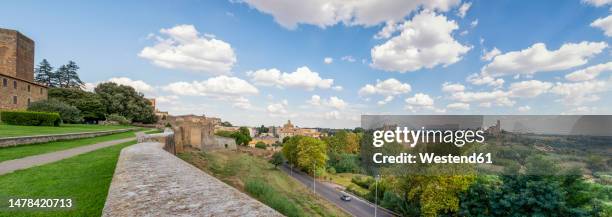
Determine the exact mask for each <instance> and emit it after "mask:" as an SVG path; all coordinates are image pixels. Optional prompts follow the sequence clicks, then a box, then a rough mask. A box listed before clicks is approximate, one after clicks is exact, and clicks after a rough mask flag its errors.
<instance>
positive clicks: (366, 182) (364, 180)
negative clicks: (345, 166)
mask: <svg viewBox="0 0 612 217" xmlns="http://www.w3.org/2000/svg"><path fill="white" fill-rule="evenodd" d="M351 182H352V183H355V184H356V185H359V186H361V187H362V188H365V189H369V188H370V185H372V184H374V182H375V180H374V178H373V177H370V176H367V177H362V176H354V177H353V178H352V179H351Z"/></svg>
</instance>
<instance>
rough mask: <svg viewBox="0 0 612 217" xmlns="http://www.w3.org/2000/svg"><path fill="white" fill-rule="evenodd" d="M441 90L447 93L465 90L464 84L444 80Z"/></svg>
mask: <svg viewBox="0 0 612 217" xmlns="http://www.w3.org/2000/svg"><path fill="white" fill-rule="evenodd" d="M442 91H443V92H447V93H454V92H463V91H465V86H463V85H462V84H453V83H450V82H444V84H442Z"/></svg>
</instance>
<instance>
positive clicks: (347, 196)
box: [340, 192, 351, 201]
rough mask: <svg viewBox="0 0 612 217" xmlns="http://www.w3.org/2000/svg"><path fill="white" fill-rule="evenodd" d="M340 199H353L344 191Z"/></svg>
mask: <svg viewBox="0 0 612 217" xmlns="http://www.w3.org/2000/svg"><path fill="white" fill-rule="evenodd" d="M340 200H343V201H351V196H349V195H348V194H347V193H344V192H342V194H341V195H340Z"/></svg>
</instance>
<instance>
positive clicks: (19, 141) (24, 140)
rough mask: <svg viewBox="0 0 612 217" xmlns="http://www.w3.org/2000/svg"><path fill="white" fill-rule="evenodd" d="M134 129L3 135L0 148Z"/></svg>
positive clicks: (0, 139)
mask: <svg viewBox="0 0 612 217" xmlns="http://www.w3.org/2000/svg"><path fill="white" fill-rule="evenodd" d="M134 129H135V128H128V129H120V130H105V131H96V132H83V133H66V134H53V135H37V136H20V137H5V138H0V148H1V147H10V146H19V145H29V144H34V143H45V142H53V141H59V140H69V139H82V138H90V137H96V136H104V135H109V134H115V133H123V132H127V131H131V130H134Z"/></svg>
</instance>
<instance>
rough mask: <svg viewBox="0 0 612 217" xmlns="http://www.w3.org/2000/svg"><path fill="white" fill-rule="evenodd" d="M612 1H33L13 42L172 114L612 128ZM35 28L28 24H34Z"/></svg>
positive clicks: (23, 6) (10, 25)
mask: <svg viewBox="0 0 612 217" xmlns="http://www.w3.org/2000/svg"><path fill="white" fill-rule="evenodd" d="M611 7H612V1H609V0H568V1H534V2H531V1H530V2H526V1H509V0H504V1H483V0H466V1H460V0H444V1H433V2H432V1H422V0H415V1H403V0H397V1H384V2H379V1H369V0H363V1H350V2H348V1H347V2H344V1H331V0H330V1H290V2H286V1H278V0H272V1H259V0H230V1H210V0H207V1H179V2H165V1H164V2H162V1H144V0H141V1H130V2H123V3H121V4H117V3H110V2H87V3H83V2H80V1H62V2H37V1H19V2H11V3H10V4H4V5H3V7H2V8H0V13H1V14H2V19H1V20H0V28H7V29H14V30H17V31H19V32H21V33H23V34H25V35H27V36H28V37H30V38H32V39H33V40H34V41H35V42H36V43H35V46H36V53H35V59H34V62H35V64H38V63H39V62H40V61H41V60H42V59H43V58H44V59H47V60H49V62H50V63H51V64H52V65H53V66H54V67H58V66H59V65H61V64H65V63H66V62H68V61H69V60H73V61H75V62H76V63H77V64H78V65H79V67H80V70H79V75H80V76H81V79H82V80H83V81H85V82H87V84H88V85H87V86H88V88H90V89H91V88H92V87H93V86H95V85H96V84H98V83H101V82H106V81H113V82H116V83H120V84H125V85H130V86H132V87H134V88H135V89H136V90H138V91H140V92H142V93H144V95H145V96H146V97H148V98H155V99H156V102H157V107H158V108H159V110H161V111H168V112H170V114H173V115H181V114H196V115H202V114H204V115H206V116H211V117H219V118H221V119H222V120H224V121H229V122H231V123H232V124H235V125H248V126H260V125H266V126H271V125H273V126H281V125H282V124H283V123H285V122H287V120H289V119H290V120H291V121H292V122H293V123H294V124H296V125H299V126H300V127H322V128H353V127H357V126H359V125H360V121H359V118H360V115H362V114H402V115H410V114H610V113H611V111H612V110H611V108H612V94H610V91H611V90H612V76H611V74H610V72H612V58H611V55H612V50H611V49H610V46H612V45H611V40H610V39H611V37H612V12H611V11H612V10H611ZM26 13H27V14H28V16H29V17H28V19H23V14H26Z"/></svg>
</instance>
